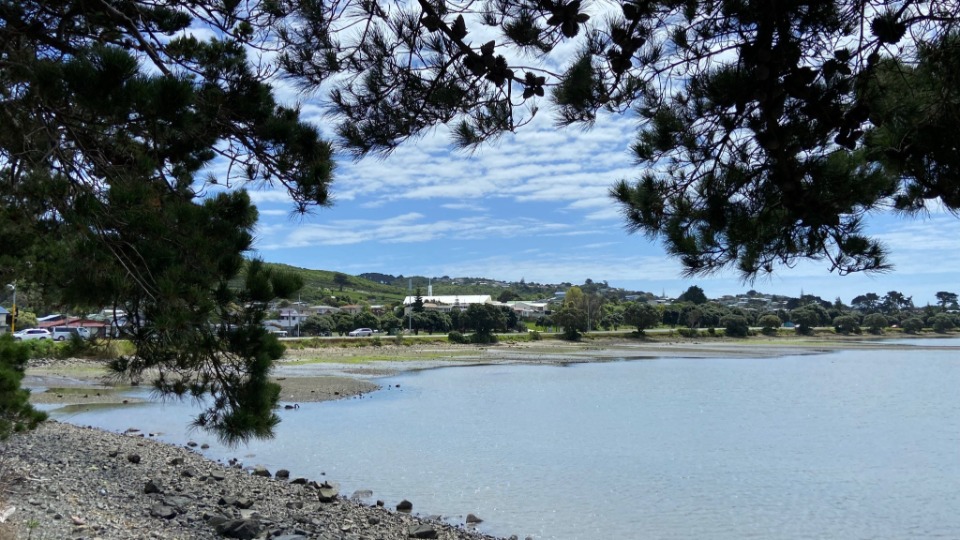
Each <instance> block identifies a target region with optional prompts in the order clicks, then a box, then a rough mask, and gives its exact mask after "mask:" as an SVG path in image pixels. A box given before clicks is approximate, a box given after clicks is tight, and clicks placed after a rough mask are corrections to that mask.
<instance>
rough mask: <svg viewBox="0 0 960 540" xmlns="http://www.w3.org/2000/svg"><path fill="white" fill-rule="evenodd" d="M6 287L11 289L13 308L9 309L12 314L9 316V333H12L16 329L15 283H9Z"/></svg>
mask: <svg viewBox="0 0 960 540" xmlns="http://www.w3.org/2000/svg"><path fill="white" fill-rule="evenodd" d="M7 288H8V289H10V290H11V291H13V309H12V310H11V311H12V312H13V313H12V314H11V315H13V316H12V317H11V318H10V333H11V334H12V333H14V332H16V331H17V283H16V282H13V283H10V284H9V285H7Z"/></svg>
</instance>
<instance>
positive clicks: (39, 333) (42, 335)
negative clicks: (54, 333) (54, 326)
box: [13, 328, 51, 341]
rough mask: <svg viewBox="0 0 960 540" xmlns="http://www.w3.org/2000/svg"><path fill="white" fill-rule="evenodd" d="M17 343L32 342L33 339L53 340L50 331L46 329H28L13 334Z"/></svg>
mask: <svg viewBox="0 0 960 540" xmlns="http://www.w3.org/2000/svg"><path fill="white" fill-rule="evenodd" d="M13 339H15V340H16V341H30V340H32V339H51V336H50V331H49V330H47V329H45V328H27V329H26V330H21V331H19V332H14V333H13Z"/></svg>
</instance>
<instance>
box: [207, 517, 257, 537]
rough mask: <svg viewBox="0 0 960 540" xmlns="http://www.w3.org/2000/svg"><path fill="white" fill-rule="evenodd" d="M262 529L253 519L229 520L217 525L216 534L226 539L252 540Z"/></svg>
mask: <svg viewBox="0 0 960 540" xmlns="http://www.w3.org/2000/svg"><path fill="white" fill-rule="evenodd" d="M262 529H263V527H262V526H261V525H260V523H258V522H257V521H256V520H253V519H231V520H228V521H225V522H223V523H221V524H219V525H217V533H218V534H220V536H225V537H227V538H238V539H240V540H253V539H254V538H256V537H257V535H259V534H260V531H261V530H262Z"/></svg>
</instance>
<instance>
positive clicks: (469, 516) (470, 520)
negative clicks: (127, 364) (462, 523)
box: [467, 514, 483, 523]
mask: <svg viewBox="0 0 960 540" xmlns="http://www.w3.org/2000/svg"><path fill="white" fill-rule="evenodd" d="M467 523H483V520H482V519H480V518H478V517H477V516H475V515H474V514H467Z"/></svg>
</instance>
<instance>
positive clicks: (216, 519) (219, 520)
mask: <svg viewBox="0 0 960 540" xmlns="http://www.w3.org/2000/svg"><path fill="white" fill-rule="evenodd" d="M228 521H230V519H229V518H228V517H226V516H222V515H219V514H217V515H213V516H210V517H208V518H207V525H210V526H211V527H216V526H218V525H221V524H223V523H226V522H228Z"/></svg>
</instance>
